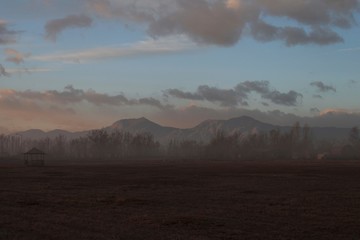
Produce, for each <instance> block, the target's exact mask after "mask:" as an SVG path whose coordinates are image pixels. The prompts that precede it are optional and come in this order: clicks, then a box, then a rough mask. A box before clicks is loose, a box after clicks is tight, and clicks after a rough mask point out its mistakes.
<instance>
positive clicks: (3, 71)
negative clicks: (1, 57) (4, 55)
mask: <svg viewBox="0 0 360 240" xmlns="http://www.w3.org/2000/svg"><path fill="white" fill-rule="evenodd" d="M7 76H9V73H8V72H7V71H6V69H5V68H4V66H3V65H1V64H0V77H7Z"/></svg>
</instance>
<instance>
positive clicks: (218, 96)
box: [164, 81, 303, 107]
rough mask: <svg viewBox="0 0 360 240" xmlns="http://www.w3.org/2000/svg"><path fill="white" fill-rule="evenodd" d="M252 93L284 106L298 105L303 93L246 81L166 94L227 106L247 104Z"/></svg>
mask: <svg viewBox="0 0 360 240" xmlns="http://www.w3.org/2000/svg"><path fill="white" fill-rule="evenodd" d="M251 93H257V94H259V95H260V96H261V98H263V99H264V100H268V101H270V102H271V103H274V104H277V105H283V106H297V105H298V104H299V101H300V100H301V99H302V97H303V95H302V94H301V93H298V92H296V91H294V90H291V91H289V92H287V93H282V92H279V91H278V90H275V89H272V88H271V86H270V83H269V82H268V81H246V82H242V83H239V84H238V85H236V86H235V87H234V88H232V89H219V88H216V87H210V86H207V85H202V86H199V87H198V89H197V90H196V91H195V92H185V91H181V90H179V89H168V90H165V91H164V95H165V96H167V97H169V96H171V97H175V98H179V99H188V100H198V101H209V102H212V103H220V105H221V106H225V107H236V106H239V105H240V106H247V105H248V102H247V100H248V99H249V96H250V94H251Z"/></svg>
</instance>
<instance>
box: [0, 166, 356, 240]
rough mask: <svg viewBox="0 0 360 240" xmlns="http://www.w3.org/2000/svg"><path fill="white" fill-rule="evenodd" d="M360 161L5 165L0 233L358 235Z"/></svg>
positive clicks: (35, 236) (2, 236) (32, 236)
mask: <svg viewBox="0 0 360 240" xmlns="http://www.w3.org/2000/svg"><path fill="white" fill-rule="evenodd" d="M359 226H360V162H275V161H272V162H242V163H233V162H197V163H164V162H159V163H154V162H152V163H151V164H146V163H139V162H138V163H123V164H121V165H107V166H105V165H93V166H49V167H42V168H25V167H19V166H9V165H8V166H6V167H5V166H3V167H0V239H359V238H360V227H359Z"/></svg>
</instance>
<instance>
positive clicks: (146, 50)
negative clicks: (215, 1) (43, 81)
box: [31, 36, 198, 63]
mask: <svg viewBox="0 0 360 240" xmlns="http://www.w3.org/2000/svg"><path fill="white" fill-rule="evenodd" d="M195 48H198V47H197V46H196V45H195V44H194V43H192V42H191V41H189V40H188V39H187V38H186V37H184V36H172V37H166V38H159V39H152V38H149V39H147V40H144V41H140V42H137V43H133V44H127V45H121V46H109V47H101V48H93V49H86V50H80V51H74V52H61V53H53V54H47V55H38V56H33V57H31V59H33V60H37V61H47V62H48V61H49V62H50V61H61V62H72V63H84V62H89V61H95V60H105V59H113V58H127V57H135V56H146V55H157V54H169V53H174V52H182V51H188V50H191V49H195Z"/></svg>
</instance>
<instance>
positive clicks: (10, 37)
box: [0, 19, 19, 45]
mask: <svg viewBox="0 0 360 240" xmlns="http://www.w3.org/2000/svg"><path fill="white" fill-rule="evenodd" d="M18 34H19V32H17V31H14V30H10V29H9V28H8V22H7V21H5V20H2V19H0V45H2V44H3V45H6V44H11V43H15V42H16V38H17V35H18Z"/></svg>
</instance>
